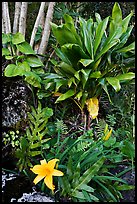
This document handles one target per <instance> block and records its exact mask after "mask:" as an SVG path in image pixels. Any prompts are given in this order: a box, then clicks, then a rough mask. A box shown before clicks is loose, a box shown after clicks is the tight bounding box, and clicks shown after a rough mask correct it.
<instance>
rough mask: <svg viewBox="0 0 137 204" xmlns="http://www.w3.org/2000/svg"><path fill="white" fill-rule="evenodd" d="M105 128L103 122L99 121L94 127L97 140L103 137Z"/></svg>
mask: <svg viewBox="0 0 137 204" xmlns="http://www.w3.org/2000/svg"><path fill="white" fill-rule="evenodd" d="M105 126H106V122H105V120H104V119H99V121H98V123H97V124H96V125H95V131H96V135H97V137H98V138H100V137H102V136H103V135H104V129H105Z"/></svg>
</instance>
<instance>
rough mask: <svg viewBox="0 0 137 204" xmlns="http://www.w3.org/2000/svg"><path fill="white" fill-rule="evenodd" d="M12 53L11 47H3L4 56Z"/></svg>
mask: <svg viewBox="0 0 137 204" xmlns="http://www.w3.org/2000/svg"><path fill="white" fill-rule="evenodd" d="M10 54H11V53H10V51H9V49H8V48H2V56H4V55H10Z"/></svg>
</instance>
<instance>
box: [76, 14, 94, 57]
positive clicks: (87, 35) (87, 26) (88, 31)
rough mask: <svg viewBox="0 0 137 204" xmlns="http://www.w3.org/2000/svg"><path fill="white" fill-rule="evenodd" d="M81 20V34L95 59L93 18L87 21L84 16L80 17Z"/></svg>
mask: <svg viewBox="0 0 137 204" xmlns="http://www.w3.org/2000/svg"><path fill="white" fill-rule="evenodd" d="M79 20H80V26H81V35H82V38H83V41H84V45H85V48H86V49H87V51H88V53H89V54H90V56H91V59H92V60H94V55H93V39H92V27H93V22H92V19H89V20H88V21H86V20H84V19H83V18H81V17H79Z"/></svg>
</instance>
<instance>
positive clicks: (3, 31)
mask: <svg viewBox="0 0 137 204" xmlns="http://www.w3.org/2000/svg"><path fill="white" fill-rule="evenodd" d="M2 33H5V27H4V22H3V18H2Z"/></svg>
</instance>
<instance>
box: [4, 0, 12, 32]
mask: <svg viewBox="0 0 137 204" xmlns="http://www.w3.org/2000/svg"><path fill="white" fill-rule="evenodd" d="M2 18H3V25H5V29H6V30H5V33H11V24H10V17H9V8H8V2H2Z"/></svg>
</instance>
